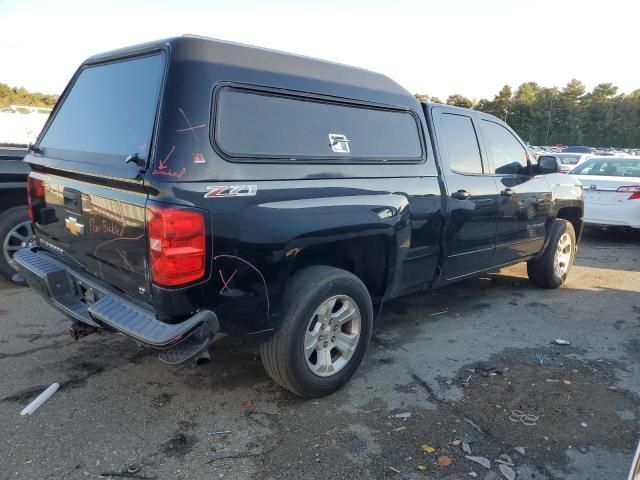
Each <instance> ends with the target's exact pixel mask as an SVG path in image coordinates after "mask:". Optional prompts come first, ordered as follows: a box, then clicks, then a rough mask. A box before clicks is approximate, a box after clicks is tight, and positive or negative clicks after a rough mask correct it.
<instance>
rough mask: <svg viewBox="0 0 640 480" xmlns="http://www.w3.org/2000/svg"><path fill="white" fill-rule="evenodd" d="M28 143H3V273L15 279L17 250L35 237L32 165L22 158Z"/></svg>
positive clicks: (0, 150) (0, 207)
mask: <svg viewBox="0 0 640 480" xmlns="http://www.w3.org/2000/svg"><path fill="white" fill-rule="evenodd" d="M26 154H27V146H26V145H11V146H9V145H0V247H1V250H0V275H2V276H3V277H4V278H6V279H7V280H11V279H12V278H13V277H14V276H15V275H16V274H17V273H18V270H17V267H16V265H15V262H14V261H13V255H14V254H15V252H16V251H17V250H18V249H20V248H22V247H24V246H25V245H26V244H27V243H28V242H29V241H30V240H31V239H32V238H33V231H32V228H31V221H30V220H29V217H28V213H27V175H28V174H29V170H30V169H29V165H28V164H26V163H24V162H23V161H22V159H23V158H24V156H25V155H26Z"/></svg>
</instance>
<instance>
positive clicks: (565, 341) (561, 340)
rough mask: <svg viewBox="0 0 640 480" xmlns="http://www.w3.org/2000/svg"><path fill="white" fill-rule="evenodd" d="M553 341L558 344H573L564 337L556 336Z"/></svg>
mask: <svg viewBox="0 0 640 480" xmlns="http://www.w3.org/2000/svg"><path fill="white" fill-rule="evenodd" d="M553 343H555V344H556V345H571V342H570V341H569V340H565V339H564V338H556V339H555V340H554V341H553Z"/></svg>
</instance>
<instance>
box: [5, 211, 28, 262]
mask: <svg viewBox="0 0 640 480" xmlns="http://www.w3.org/2000/svg"><path fill="white" fill-rule="evenodd" d="M31 240H33V227H32V225H31V222H30V221H29V220H27V221H25V222H22V223H19V224H18V225H16V226H15V227H13V228H12V229H11V230H10V231H9V233H8V234H7V236H6V237H5V238H4V242H3V248H2V251H3V253H4V258H5V260H6V261H7V263H8V264H9V265H10V266H11V268H13V269H14V270H16V271H17V270H18V269H17V266H16V262H15V261H14V260H13V255H14V254H15V253H16V252H17V251H18V250H20V249H21V248H24V247H26V246H27V245H28V244H29V242H30V241H31Z"/></svg>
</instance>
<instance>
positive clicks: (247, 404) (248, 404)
mask: <svg viewBox="0 0 640 480" xmlns="http://www.w3.org/2000/svg"><path fill="white" fill-rule="evenodd" d="M255 406H256V405H255V403H253V400H245V401H244V402H242V408H253V407H255Z"/></svg>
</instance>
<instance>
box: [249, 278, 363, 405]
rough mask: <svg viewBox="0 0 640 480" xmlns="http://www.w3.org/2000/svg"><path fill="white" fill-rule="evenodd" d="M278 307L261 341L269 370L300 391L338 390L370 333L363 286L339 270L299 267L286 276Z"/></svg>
mask: <svg viewBox="0 0 640 480" xmlns="http://www.w3.org/2000/svg"><path fill="white" fill-rule="evenodd" d="M281 312H282V314H281V320H280V322H281V323H280V325H279V327H278V329H277V330H276V332H275V333H274V335H273V336H272V337H271V338H270V339H269V340H267V341H266V342H264V343H263V344H262V345H261V356H262V363H263V364H264V367H265V370H266V371H267V373H268V374H269V376H270V377H271V378H272V379H273V381H275V382H276V383H277V384H279V385H280V386H282V387H284V388H286V389H287V390H289V391H291V392H293V393H295V394H296V395H299V396H301V397H322V396H324V395H328V394H330V393H332V392H335V391H336V390H338V389H339V388H340V387H341V386H342V385H344V384H345V383H346V382H347V381H348V380H349V378H350V377H351V376H352V375H353V373H354V372H355V370H356V369H357V368H358V366H359V365H360V363H361V362H362V359H363V357H364V354H365V351H366V349H367V346H368V344H369V339H370V337H371V330H372V326H373V306H372V303H371V297H370V296H369V292H368V290H367V287H366V286H365V285H364V284H363V283H362V281H361V280H360V279H359V278H358V277H356V276H355V275H353V274H352V273H349V272H347V271H345V270H340V269H337V268H333V267H327V266H314V267H309V268H305V269H304V270H301V271H299V272H297V273H295V274H294V275H293V276H292V277H291V279H290V281H289V285H288V287H287V292H286V294H285V298H284V300H283V304H282V308H281Z"/></svg>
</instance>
